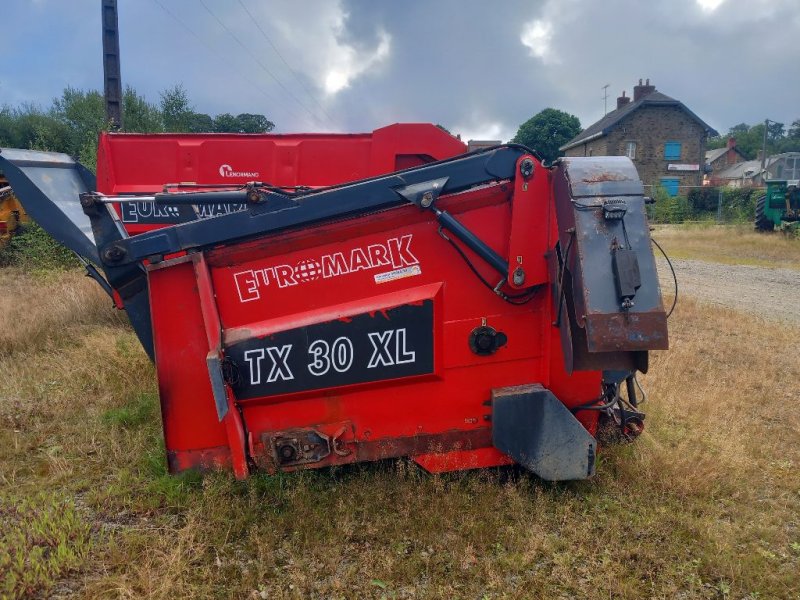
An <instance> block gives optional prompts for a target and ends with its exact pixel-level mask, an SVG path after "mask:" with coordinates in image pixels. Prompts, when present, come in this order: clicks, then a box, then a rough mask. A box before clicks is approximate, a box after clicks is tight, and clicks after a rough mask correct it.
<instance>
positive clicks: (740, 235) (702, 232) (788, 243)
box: [653, 223, 800, 269]
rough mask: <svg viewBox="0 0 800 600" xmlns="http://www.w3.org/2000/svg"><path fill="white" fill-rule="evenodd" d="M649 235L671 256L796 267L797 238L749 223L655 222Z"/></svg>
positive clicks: (799, 240) (799, 252)
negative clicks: (762, 229)
mask: <svg viewBox="0 0 800 600" xmlns="http://www.w3.org/2000/svg"><path fill="white" fill-rule="evenodd" d="M653 237H654V238H655V239H656V241H658V243H659V244H661V245H662V246H663V247H664V249H665V250H666V251H667V253H668V254H669V255H670V256H674V257H675V258H693V259H699V260H707V261H712V262H721V263H726V264H744V265H753V266H761V267H783V268H788V269H800V237H798V236H792V235H787V234H783V233H779V232H774V233H756V232H755V231H753V227H752V225H749V224H748V225H713V224H706V223H700V224H686V225H656V226H655V231H654V232H653Z"/></svg>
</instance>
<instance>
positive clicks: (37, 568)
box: [0, 492, 91, 598]
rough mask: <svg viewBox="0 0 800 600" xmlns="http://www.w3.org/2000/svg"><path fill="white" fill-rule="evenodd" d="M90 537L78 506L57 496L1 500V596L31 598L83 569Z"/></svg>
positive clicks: (43, 494) (43, 495)
mask: <svg viewBox="0 0 800 600" xmlns="http://www.w3.org/2000/svg"><path fill="white" fill-rule="evenodd" d="M89 534H90V527H89V525H88V524H87V523H85V522H84V521H83V519H82V518H81V516H80V514H79V513H78V511H77V510H76V508H75V505H74V503H73V502H72V501H70V500H65V499H63V498H61V497H60V496H59V495H57V494H54V493H48V492H39V493H37V494H35V495H31V496H25V497H20V496H14V495H10V496H0V597H3V598H22V597H25V596H29V595H32V594H34V593H36V592H38V591H41V590H45V589H48V588H50V587H51V586H52V585H53V584H54V582H55V581H56V580H58V579H59V578H61V577H63V576H65V575H66V574H68V573H69V572H70V571H72V570H75V569H77V568H79V567H80V566H81V564H82V563H83V561H84V559H85V558H86V557H87V555H88V553H89V550H90V547H91V544H90V536H89Z"/></svg>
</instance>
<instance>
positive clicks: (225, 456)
mask: <svg viewBox="0 0 800 600" xmlns="http://www.w3.org/2000/svg"><path fill="white" fill-rule="evenodd" d="M148 279H149V283H150V307H151V312H152V319H153V339H154V344H155V348H156V357H155V358H156V371H157V376H158V388H159V396H160V398H161V415H162V419H163V423H164V439H165V443H166V447H167V451H168V452H169V453H170V454H171V455H172V456H176V458H174V459H173V460H171V461H170V464H171V466H175V467H176V468H179V469H183V468H186V467H187V466H188V464H187V461H189V464H191V461H190V460H189V459H190V458H194V459H196V460H197V462H196V463H194V464H192V465H191V466H204V463H203V462H201V461H203V460H205V459H206V458H207V457H206V456H204V455H203V454H202V453H201V452H200V451H205V450H211V449H217V451H216V452H213V453H212V454H213V455H214V457H215V458H214V461H213V462H215V463H218V462H227V464H230V449H229V446H228V438H227V435H226V433H225V428H224V427H223V425H222V424H221V423H220V422H219V419H218V418H217V412H216V409H215V407H214V398H213V396H212V393H211V384H210V382H209V378H208V370H207V367H206V360H205V355H206V353H207V348H208V340H207V338H206V332H205V325H204V322H203V314H202V311H201V307H200V302H199V297H198V289H197V280H196V278H195V272H194V267H193V264H192V262H191V259H189V258H188V257H184V258H181V259H176V260H175V261H173V262H172V263H169V264H168V263H165V264H164V265H163V266H161V267H160V268H157V269H153V270H151V271H150V272H149V274H148ZM190 453H191V455H190ZM183 455H186V457H187V458H186V460H183V459H182V458H181V457H182V456H183Z"/></svg>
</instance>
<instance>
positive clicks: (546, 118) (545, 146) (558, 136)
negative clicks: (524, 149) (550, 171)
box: [511, 108, 581, 162]
mask: <svg viewBox="0 0 800 600" xmlns="http://www.w3.org/2000/svg"><path fill="white" fill-rule="evenodd" d="M580 132H581V122H580V121H579V120H578V117H576V116H575V115H571V114H569V113H566V112H564V111H562V110H558V109H555V108H545V109H544V110H543V111H541V112H540V113H538V114H536V115H534V116H533V117H531V118H530V119H528V120H527V121H525V122H524V123H523V124H522V125H520V127H519V130H518V131H517V135H515V136H514V138H513V139H512V140H511V141H512V142H514V143H516V144H524V145H526V146H528V147H529V148H533V149H534V150H537V151H538V152H539V154H541V155H542V158H544V160H546V161H548V162H552V161H553V160H555V159H556V158H558V157H559V156H561V153H560V152H559V150H558V149H559V147H561V146H563V145H564V144H566V143H567V142H568V141H570V140H571V139H572V138H574V137H575V136H576V135H578V134H579V133H580Z"/></svg>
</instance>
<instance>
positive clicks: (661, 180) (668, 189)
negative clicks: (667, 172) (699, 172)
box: [659, 177, 681, 198]
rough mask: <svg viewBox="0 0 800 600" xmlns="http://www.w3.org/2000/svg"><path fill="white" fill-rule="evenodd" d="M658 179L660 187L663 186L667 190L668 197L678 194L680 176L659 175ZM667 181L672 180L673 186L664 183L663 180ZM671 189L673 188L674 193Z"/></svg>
mask: <svg viewBox="0 0 800 600" xmlns="http://www.w3.org/2000/svg"><path fill="white" fill-rule="evenodd" d="M659 181H660V182H661V187H663V188H664V189H665V190H666V191H667V194H669V196H670V198H674V197H675V196H677V195H678V194H680V187H681V179H680V177H661V178H660V180H659ZM667 181H670V182H672V181H674V182H675V185H674V186H672V185H665V182H667ZM673 189H674V190H675V193H674V194H673V193H672V190H673Z"/></svg>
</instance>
